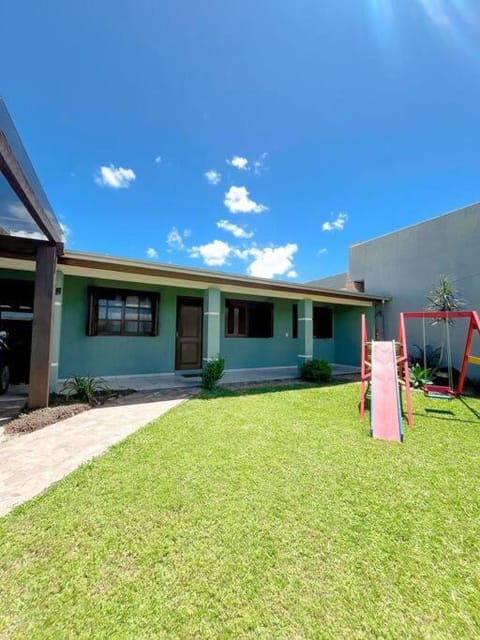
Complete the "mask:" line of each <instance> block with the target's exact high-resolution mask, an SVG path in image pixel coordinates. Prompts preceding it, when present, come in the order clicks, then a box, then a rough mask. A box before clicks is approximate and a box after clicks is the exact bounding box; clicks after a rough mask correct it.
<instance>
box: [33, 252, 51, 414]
mask: <svg viewBox="0 0 480 640" xmlns="http://www.w3.org/2000/svg"><path fill="white" fill-rule="evenodd" d="M56 267H57V247H56V246H51V245H42V246H38V247H37V259H36V270H35V294H34V300H33V323H32V353H31V356H30V380H29V391H28V407H29V408H30V409H38V408H40V407H46V406H47V405H48V393H49V381H50V351H51V345H52V333H53V331H52V329H53V309H54V304H53V303H54V296H55V271H56Z"/></svg>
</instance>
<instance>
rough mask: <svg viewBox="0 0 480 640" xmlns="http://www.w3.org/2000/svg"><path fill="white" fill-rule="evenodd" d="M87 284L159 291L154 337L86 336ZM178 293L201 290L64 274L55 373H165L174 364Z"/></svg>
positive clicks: (71, 374) (67, 374) (169, 370)
mask: <svg viewBox="0 0 480 640" xmlns="http://www.w3.org/2000/svg"><path fill="white" fill-rule="evenodd" d="M89 286H103V287H119V288H122V289H132V290H143V291H158V292H159V293H160V329H159V335H158V336H153V337H134V336H132V337H129V336H91V337H89V336H87V335H86V331H85V329H86V324H87V313H88V300H87V289H88V287H89ZM177 295H185V296H188V295H191V296H198V297H200V298H203V292H201V291H195V290H190V289H174V288H171V287H155V286H152V285H145V284H143V283H139V284H138V285H135V284H133V283H131V282H115V281H107V280H99V279H90V278H79V277H74V276H65V281H64V291H63V317H62V331H61V339H60V370H59V376H60V378H65V377H69V376H73V375H92V376H114V375H135V374H145V373H167V372H171V371H173V370H174V368H175V330H176V304H177Z"/></svg>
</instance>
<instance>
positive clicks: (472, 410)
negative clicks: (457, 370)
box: [458, 396, 480, 420]
mask: <svg viewBox="0 0 480 640" xmlns="http://www.w3.org/2000/svg"><path fill="white" fill-rule="evenodd" d="M458 399H459V400H460V402H461V403H462V404H463V406H464V407H466V408H467V409H468V410H469V411H470V412H471V413H473V415H474V416H475V417H476V418H477V419H478V420H480V412H478V411H477V410H476V409H474V408H473V407H471V406H470V405H469V404H468V402H467V401H466V400H465V398H464V397H463V396H459V398H458Z"/></svg>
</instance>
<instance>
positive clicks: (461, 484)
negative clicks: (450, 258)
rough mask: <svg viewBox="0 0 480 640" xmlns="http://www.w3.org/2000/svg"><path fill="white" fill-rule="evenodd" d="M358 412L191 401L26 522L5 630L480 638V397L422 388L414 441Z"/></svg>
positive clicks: (3, 569)
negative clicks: (385, 438) (392, 438)
mask: <svg viewBox="0 0 480 640" xmlns="http://www.w3.org/2000/svg"><path fill="white" fill-rule="evenodd" d="M357 402H358V387H357V385H356V384H347V385H339V386H332V387H323V388H305V389H302V388H297V389H291V390H283V391H271V392H264V393H259V392H256V393H251V394H249V395H248V394H246V395H236V396H225V397H221V398H218V399H213V400H201V399H195V400H191V401H189V402H187V403H185V404H184V405H182V406H181V407H179V408H178V409H176V410H174V411H172V412H171V413H170V414H167V415H166V416H164V417H163V418H161V419H160V420H158V421H157V422H156V423H153V424H152V425H150V426H148V427H146V428H145V429H142V430H141V431H139V432H137V433H136V434H134V435H133V436H132V437H130V438H129V439H128V440H127V441H125V442H123V443H121V444H119V445H118V446H116V447H114V448H113V449H112V450H110V452H108V453H107V454H106V455H105V456H103V457H101V458H98V459H97V460H95V461H93V462H91V463H90V464H87V465H85V466H84V467H82V468H81V469H80V470H78V471H77V472H75V473H74V474H72V475H71V476H69V477H68V478H67V479H65V480H64V481H62V482H60V483H59V484H58V485H56V486H55V487H53V488H51V489H50V490H49V491H48V492H47V493H46V494H45V495H43V496H41V497H39V498H37V499H36V500H34V501H32V502H30V503H28V504H27V505H24V506H23V507H20V508H18V509H16V511H15V512H13V513H12V514H10V515H9V516H8V517H6V518H4V519H2V520H1V521H0V545H1V549H0V576H1V578H0V636H1V637H2V638H3V637H6V638H10V637H13V638H22V639H24V638H28V639H31V638H70V637H78V638H82V637H85V638H87V637H89V638H90V637H95V638H151V637H159V638H169V639H170V638H289V639H290V638H296V639H299V638H346V639H350V638H401V639H402V640H403V639H405V638H433V639H435V640H437V639H441V638H478V637H480V520H479V518H480V419H479V414H480V401H479V400H468V405H469V406H470V409H469V408H468V406H465V405H464V404H463V403H462V402H461V401H460V400H456V401H453V402H451V403H446V402H442V401H439V400H426V399H424V398H423V397H422V396H421V395H418V394H415V398H414V402H415V404H414V411H415V418H416V427H415V429H414V430H413V431H411V432H409V433H407V435H406V441H405V443H404V444H403V445H400V444H394V443H385V442H379V441H376V440H372V439H371V438H369V437H368V420H367V421H366V422H365V424H363V425H360V423H359V421H358V419H357ZM427 409H436V410H441V411H452V412H453V414H454V415H449V414H445V413H432V412H431V411H429V412H427ZM472 409H473V410H472Z"/></svg>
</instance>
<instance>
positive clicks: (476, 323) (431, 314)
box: [400, 311, 480, 398]
mask: <svg viewBox="0 0 480 640" xmlns="http://www.w3.org/2000/svg"><path fill="white" fill-rule="evenodd" d="M455 318H463V319H465V320H469V323H468V330H467V338H466V341H465V349H464V352H463V359H462V366H461V369H460V377H459V379H458V384H457V388H456V389H452V388H451V385H450V384H449V386H448V387H445V386H438V385H427V388H426V390H427V395H428V394H429V393H430V394H431V395H432V396H434V397H435V395H437V397H438V396H439V395H441V394H446V395H448V396H451V397H452V398H455V397H458V396H461V395H462V393H463V387H464V385H465V377H466V375H467V369H468V365H469V364H474V365H480V357H478V356H474V355H472V353H471V350H472V341H473V335H474V333H475V331H476V332H477V333H478V335H480V317H479V315H478V313H477V312H476V311H404V312H402V313H401V314H400V333H401V334H402V335H403V337H404V339H405V337H406V332H405V320H412V319H413V320H425V319H431V320H447V321H448V320H453V319H455Z"/></svg>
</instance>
